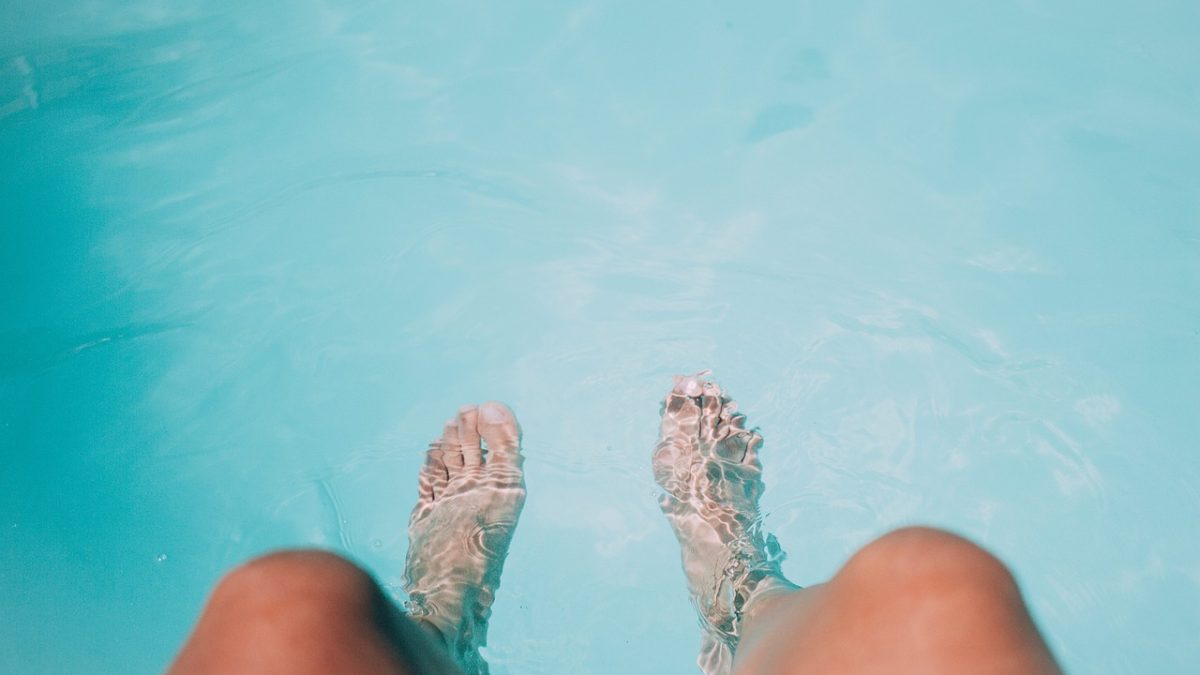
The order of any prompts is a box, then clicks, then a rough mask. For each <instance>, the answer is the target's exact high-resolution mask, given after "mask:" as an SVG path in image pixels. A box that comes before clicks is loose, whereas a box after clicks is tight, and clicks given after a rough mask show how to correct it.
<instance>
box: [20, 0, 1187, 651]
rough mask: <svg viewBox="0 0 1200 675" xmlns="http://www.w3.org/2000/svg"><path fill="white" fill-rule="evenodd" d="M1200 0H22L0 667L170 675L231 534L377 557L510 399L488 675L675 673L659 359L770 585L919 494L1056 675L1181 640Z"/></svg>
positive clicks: (678, 606) (815, 575)
mask: <svg viewBox="0 0 1200 675" xmlns="http://www.w3.org/2000/svg"><path fill="white" fill-rule="evenodd" d="M1197 28H1200V11H1198V9H1197V5H1196V4H1195V3H1187V2H1174V3H1172V2H1160V3H1133V2H1114V3H1103V4H1101V5H1097V4H1095V3H1086V4H1085V3H1082V2H1022V3H1000V4H988V5H985V4H984V3H957V4H954V5H951V4H950V3H930V2H925V3H882V2H869V3H821V4H811V3H803V4H802V3H758V4H756V5H755V7H753V8H749V7H739V6H734V5H733V4H730V3H699V4H698V3H632V2H585V3H550V2H542V3H538V2H520V3H506V4H504V5H491V4H488V5H485V4H484V3H464V2H448V3H438V4H436V5H426V6H416V5H413V4H412V3H391V2H358V3H352V2H344V1H335V0H323V1H318V0H301V1H299V2H287V3H284V2H279V1H267V2H259V3H236V4H235V3H227V2H210V3H184V2H174V1H172V0H135V1H132V2H120V3H118V2H108V1H104V0H97V1H96V2H86V3H80V2H65V1H64V0H47V1H45V2H39V3H36V4H34V3H5V4H0V162H3V170H2V172H0V449H2V451H3V458H4V460H5V467H6V469H5V471H4V472H3V473H2V474H0V516H2V519H0V533H2V534H0V588H2V589H3V592H0V617H2V618H0V622H2V625H3V630H0V672H5V673H26V674H34V673H61V672H89V673H107V672H111V673H139V672H155V671H157V670H160V669H161V668H162V667H164V665H165V664H166V663H167V662H168V660H169V659H170V657H171V655H172V654H173V652H174V650H175V649H177V647H178V646H179V644H180V643H181V641H182V640H183V638H184V637H185V635H186V634H187V632H188V630H189V629H190V627H191V625H192V622H193V621H194V619H195V617H196V614H197V612H198V611H199V609H200V607H201V605H202V602H203V600H204V598H205V595H206V593H207V592H208V589H209V588H210V587H211V585H212V584H213V582H214V581H215V580H216V579H217V578H218V577H219V575H220V574H221V573H222V572H223V571H224V570H226V569H227V568H228V567H229V566H231V565H234V564H236V563H238V562H240V561H243V560H245V559H247V558H248V557H250V556H253V555H255V554H258V553H260V552H263V551H265V550H268V549H270V548H273V547H279V546H293V545H312V546H321V547H328V548H333V549H336V550H339V551H342V552H344V553H346V554H348V555H350V556H352V557H353V558H355V559H356V560H358V561H360V562H361V563H362V564H363V565H365V566H366V567H368V568H369V569H370V570H371V571H372V572H373V573H375V574H376V575H377V576H378V577H379V579H380V580H381V581H382V582H383V583H385V584H388V585H391V586H395V585H396V584H398V582H399V576H400V572H401V566H402V564H403V560H404V554H405V547H406V545H407V543H406V538H405V522H406V519H407V515H408V510H409V508H410V507H411V504H412V502H413V500H414V497H415V487H416V471H417V467H418V466H419V462H420V453H421V451H422V450H423V449H424V447H425V444H426V443H427V442H428V441H429V440H430V439H432V438H433V437H434V436H435V435H436V434H437V433H438V431H439V429H440V425H441V423H442V421H443V420H444V419H445V418H446V417H448V416H450V415H452V414H453V412H454V411H455V410H456V409H457V408H458V406H459V405H461V404H463V403H468V402H480V401H482V400H484V399H488V398H495V399H501V400H504V401H507V402H509V403H510V404H511V405H512V406H513V408H514V409H515V410H516V412H517V414H518V415H519V416H520V418H521V422H522V424H523V427H524V430H525V444H526V454H527V457H528V459H527V463H526V469H527V480H528V486H529V500H528V503H527V506H526V509H525V514H524V516H523V520H522V524H521V526H520V528H519V529H518V531H517V534H516V539H515V541H514V543H513V547H512V551H511V554H510V558H509V562H508V565H507V567H506V571H505V577H504V581H503V584H502V587H501V590H500V592H499V595H498V600H497V604H496V607H495V616H494V620H493V624H492V629H491V640H490V642H491V646H490V648H489V658H490V659H491V662H492V665H493V672H495V673H499V674H503V673H689V672H695V666H694V665H693V661H694V658H695V650H696V648H697V645H698V642H699V631H698V628H697V626H696V622H695V619H694V616H693V612H692V610H691V608H690V606H689V605H688V601H687V596H686V591H685V588H684V582H683V575H682V573H681V571H680V569H679V562H678V557H677V550H676V545H675V542H674V540H673V538H672V536H671V534H670V531H669V529H668V527H667V524H666V521H665V520H664V519H663V517H662V516H661V514H660V513H659V512H658V507H657V505H656V502H655V495H656V494H657V492H658V490H657V487H656V486H655V485H654V483H653V480H652V478H651V475H650V470H649V453H650V450H651V447H652V445H653V442H654V439H655V431H656V419H657V412H658V401H659V400H660V399H661V396H662V395H663V393H664V392H665V391H666V389H667V388H668V387H669V386H670V376H671V375H672V374H674V373H677V372H694V371H696V370H699V369H701V368H713V369H714V371H715V376H716V377H717V378H718V379H719V380H720V381H721V382H722V383H723V384H724V385H725V386H726V387H727V388H728V389H730V390H731V391H732V393H733V394H734V396H735V397H737V398H738V399H739V401H740V403H741V406H742V410H744V411H745V412H747V413H748V414H749V415H750V420H751V422H752V423H754V424H757V425H759V426H760V427H761V430H762V432H763V434H764V435H765V437H766V447H765V449H764V451H763V455H762V456H763V461H764V464H765V480H766V483H767V492H766V495H765V509H766V510H767V511H768V516H767V524H768V527H769V529H771V530H772V531H774V532H775V533H776V534H777V536H778V537H779V540H780V542H781V543H782V544H783V546H784V548H785V549H786V550H787V551H788V553H789V558H788V559H787V561H786V562H785V563H784V569H785V571H786V572H787V573H788V574H789V576H791V577H792V578H793V579H794V580H795V581H797V582H799V583H802V584H807V583H813V582H816V581H819V580H821V579H823V578H826V577H828V576H829V575H830V574H831V573H832V572H833V571H835V570H836V569H837V567H838V566H839V564H840V563H841V562H843V561H844V560H845V559H846V557H847V556H848V555H849V554H850V553H851V552H852V551H853V550H854V549H855V548H857V547H858V546H861V545H862V544H864V543H865V542H867V541H869V540H870V539H871V538H873V537H874V536H877V535H878V534H881V533H882V532H885V531H886V530H888V529H891V528H894V527H896V526H899V525H903V524H908V523H914V522H924V523H930V524H935V525H940V526H945V527H950V528H953V529H956V530H957V531H960V532H962V533H964V534H967V535H969V536H971V537H973V538H975V539H976V540H978V541H980V542H982V543H983V544H985V545H986V546H988V547H989V548H991V549H992V550H994V551H995V552H996V553H997V554H998V555H1000V556H1001V557H1002V558H1003V559H1004V560H1005V561H1006V562H1008V563H1009V564H1010V565H1011V566H1012V567H1013V569H1014V571H1015V573H1016V574H1017V576H1018V578H1019V580H1020V581H1021V583H1022V584H1023V588H1024V590H1025V593H1026V595H1027V598H1028V600H1029V602H1030V605H1031V606H1032V608H1033V610H1034V612H1035V614H1036V617H1037V619H1038V621H1039V622H1040V625H1041V626H1042V628H1043V629H1044V631H1045V632H1046V634H1047V637H1048V639H1049V642H1050V643H1051V645H1052V647H1053V648H1054V650H1055V652H1056V653H1057V655H1058V656H1059V657H1060V658H1061V660H1062V661H1063V663H1064V664H1065V665H1066V666H1067V667H1068V669H1069V670H1070V671H1071V672H1076V673H1084V672H1087V673H1189V672H1197V671H1200V537H1198V536H1197V534H1196V523H1197V522H1200V462H1198V461H1197V449H1198V448H1197V444H1196V438H1197V437H1198V436H1200V423H1198V422H1197V413H1198V412H1200V394H1198V389H1197V384H1196V383H1197V382H1198V381H1200V224H1198V219H1200V198H1198V197H1197V195H1200V122H1198V120H1200V89H1198V88H1197V87H1196V84H1195V83H1196V81H1197V78H1198V76H1200V52H1198V51H1197V50H1196V48H1195V44H1194V35H1195V33H1196V30H1197Z"/></svg>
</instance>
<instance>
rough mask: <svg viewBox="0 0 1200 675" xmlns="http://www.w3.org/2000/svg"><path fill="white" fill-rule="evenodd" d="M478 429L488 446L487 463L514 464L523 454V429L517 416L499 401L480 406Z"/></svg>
mask: <svg viewBox="0 0 1200 675" xmlns="http://www.w3.org/2000/svg"><path fill="white" fill-rule="evenodd" d="M478 420H479V421H478V423H477V428H478V429H479V435H480V436H481V437H483V442H484V443H486V444H487V461H488V462H489V463H491V462H503V463H509V464H513V463H516V462H517V461H518V459H519V458H520V454H521V427H520V425H518V424H517V416H516V415H514V414H513V411H512V410H511V409H510V408H509V407H508V406H506V405H504V404H503V403H500V402H499V401H488V402H487V403H484V404H483V405H481V406H479V418H478Z"/></svg>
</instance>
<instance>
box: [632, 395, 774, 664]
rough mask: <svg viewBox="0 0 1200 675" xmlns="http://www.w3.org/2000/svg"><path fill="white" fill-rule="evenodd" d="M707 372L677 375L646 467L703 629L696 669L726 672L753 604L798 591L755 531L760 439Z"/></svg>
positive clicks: (758, 528)
mask: <svg viewBox="0 0 1200 675" xmlns="http://www.w3.org/2000/svg"><path fill="white" fill-rule="evenodd" d="M704 374H705V373H701V374H699V375H695V376H691V377H680V376H677V377H676V378H675V388H674V389H673V390H672V391H671V393H670V394H668V395H667V398H666V401H665V402H664V403H663V411H662V429H661V432H660V435H659V441H658V445H657V447H655V449H654V461H653V465H654V478H655V480H656V481H657V482H658V484H659V485H660V486H662V488H663V490H665V494H664V495H663V496H662V501H661V506H662V510H663V513H665V514H666V516H667V519H668V520H669V521H670V522H671V527H672V529H674V530H675V536H676V537H678V538H679V544H680V546H681V547H682V549H683V569H684V573H685V574H686V575H687V583H688V589H689V590H690V591H691V596H692V602H693V604H694V605H695V606H696V611H697V612H698V613H699V615H700V621H701V625H702V626H703V629H704V635H703V640H702V643H701V648H700V656H699V658H698V659H697V663H698V664H699V665H700V668H701V670H703V671H704V673H706V675H716V674H718V673H722V674H723V673H729V672H730V669H731V668H732V664H733V652H734V650H735V649H736V648H737V643H738V636H739V634H740V631H741V624H742V620H743V618H744V616H745V615H746V613H747V612H749V611H750V610H751V605H752V604H753V601H754V600H755V599H757V598H758V597H760V596H761V595H763V594H764V593H767V592H769V591H774V590H780V589H789V590H790V589H794V588H796V586H794V585H792V584H791V583H789V582H788V581H787V580H786V579H785V578H784V577H783V573H782V572H781V571H780V568H779V563H780V561H781V560H782V559H783V553H782V551H780V549H779V544H778V543H777V542H776V541H775V538H774V537H773V536H771V535H765V534H764V533H763V531H762V521H761V518H760V516H759V512H758V500H759V497H760V496H761V494H762V491H763V483H762V478H761V476H762V464H760V463H759V461H758V449H759V447H760V446H761V445H762V436H760V435H759V434H758V433H757V432H756V431H752V430H748V429H746V416H745V415H742V414H740V413H738V412H737V407H736V406H735V405H734V403H733V401H732V400H731V399H729V398H727V397H726V396H724V395H723V393H722V391H721V388H720V387H719V386H718V385H717V384H716V383H714V382H706V381H704V380H703V379H702V376H703V375H704Z"/></svg>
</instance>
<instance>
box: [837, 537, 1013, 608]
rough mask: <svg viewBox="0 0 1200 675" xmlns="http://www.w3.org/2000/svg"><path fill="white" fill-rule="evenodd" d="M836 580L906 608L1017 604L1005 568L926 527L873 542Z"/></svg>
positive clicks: (969, 546)
mask: <svg viewBox="0 0 1200 675" xmlns="http://www.w3.org/2000/svg"><path fill="white" fill-rule="evenodd" d="M837 581H840V582H842V583H844V584H847V585H852V586H855V587H856V588H859V589H863V588H866V589H873V590H874V591H877V592H879V593H882V594H883V596H885V597H890V598H893V599H899V600H901V601H905V602H907V603H910V604H911V603H920V604H922V605H928V604H930V603H935V604H942V605H945V604H947V603H954V604H958V603H969V604H971V605H973V606H975V607H978V606H979V605H980V604H981V603H988V602H1002V603H1006V604H1007V603H1011V602H1012V601H1017V602H1019V601H1020V600H1019V598H1020V593H1019V591H1018V590H1017V584H1016V581H1015V580H1014V579H1013V576H1012V573H1010V572H1009V570H1008V568H1007V567H1005V565H1004V563H1002V562H1000V560H998V559H997V558H996V557H995V556H994V555H992V554H991V553H988V552H987V551H985V550H984V549H982V548H980V547H979V546H977V545H975V544H973V543H971V542H970V541H968V540H966V539H964V538H962V537H960V536H958V535H955V534H951V533H949V532H946V531H943V530H937V529H932V528H928V527H907V528H904V529H900V530H896V531H894V532H891V533H889V534H886V535H884V536H883V537H880V538H879V539H876V540H875V541H873V542H871V543H870V544H868V545H867V546H865V547H863V548H862V549H861V550H860V551H859V552H858V553H856V554H855V555H854V556H853V557H852V558H851V559H850V561H849V562H848V563H846V566H845V567H844V568H843V569H842V571H841V572H839V573H838V577H837Z"/></svg>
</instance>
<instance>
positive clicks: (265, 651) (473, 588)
mask: <svg viewBox="0 0 1200 675" xmlns="http://www.w3.org/2000/svg"><path fill="white" fill-rule="evenodd" d="M419 485H420V487H419V494H418V500H417V505H416V507H415V508H414V509H413V512H412V516H411V518H410V519H409V551H408V559H407V561H406V565H405V570H404V577H403V585H404V590H405V592H406V593H407V594H408V596H409V600H408V602H407V603H406V609H407V613H401V612H400V611H399V610H398V609H397V608H395V607H394V606H393V605H392V603H391V602H390V601H389V600H387V599H386V598H385V597H384V595H383V593H382V591H380V589H379V587H378V585H377V584H376V583H375V582H374V581H373V580H372V579H371V578H370V576H369V575H367V574H366V573H365V572H363V571H362V570H360V569H359V568H358V567H356V566H355V565H353V564H352V563H350V562H348V561H346V560H344V559H342V558H340V557H338V556H336V555H333V554H330V553H322V552H315V551H288V552H282V553H277V554H272V555H269V556H266V557H264V558H260V559H258V560H255V561H252V562H250V563H248V564H246V565H243V566H242V567H239V568H238V569H236V570H234V571H233V572H231V573H230V574H228V575H227V576H226V577H225V578H224V579H223V580H222V581H221V583H220V584H218V586H217V588H216V590H215V591H214V592H213V595H212V597H211V598H210V600H209V602H208V605H207V606H206V608H205V610H204V613H203V615H202V616H201V619H200V621H199V623H198V624H197V626H196V629H195V631H194V632H193V634H192V636H191V637H190V638H189V639H188V642H187V643H186V644H185V646H184V648H183V649H182V651H181V652H180V654H179V656H178V657H177V659H176V661H175V663H174V665H173V666H172V668H171V671H170V672H171V673H172V674H174V675H177V674H190V673H208V672H212V673H231V674H235V675H236V674H237V673H267V674H270V673H275V672H278V673H300V674H304V673H330V672H337V673H376V672H378V673H437V674H440V673H460V672H465V673H467V674H468V675H477V674H480V673H487V672H488V668H487V664H486V663H485V662H484V661H483V659H482V657H481V656H480V654H479V648H480V647H481V646H483V645H484V644H486V641H487V624H488V619H489V617H490V615H491V605H492V603H493V601H494V599H495V592H496V589H497V588H498V587H499V583H500V573H501V571H502V568H503V564H504V559H505V557H506V556H507V553H508V547H509V543H510V542H511V540H512V535H513V531H514V530H515V528H516V524H517V519H518V518H519V516H520V513H521V509H522V507H523V505H524V501H525V485H524V478H523V473H522V470H521V455H520V427H519V426H518V425H517V421H516V418H515V416H514V415H513V414H512V411H511V410H509V409H508V408H507V407H506V406H504V405H503V404H501V403H495V402H489V403H485V404H483V405H482V406H478V407H476V406H466V407H464V408H463V409H462V410H460V411H459V413H458V415H457V417H455V418H454V419H451V420H450V421H448V422H447V423H446V426H445V428H444V430H443V433H442V436H441V437H440V438H438V439H437V440H436V441H434V442H433V443H432V444H431V445H430V448H429V451H428V453H427V454H426V461H425V465H424V467H423V468H422V469H421V474H420V482H419Z"/></svg>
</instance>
